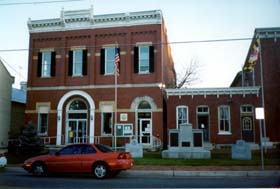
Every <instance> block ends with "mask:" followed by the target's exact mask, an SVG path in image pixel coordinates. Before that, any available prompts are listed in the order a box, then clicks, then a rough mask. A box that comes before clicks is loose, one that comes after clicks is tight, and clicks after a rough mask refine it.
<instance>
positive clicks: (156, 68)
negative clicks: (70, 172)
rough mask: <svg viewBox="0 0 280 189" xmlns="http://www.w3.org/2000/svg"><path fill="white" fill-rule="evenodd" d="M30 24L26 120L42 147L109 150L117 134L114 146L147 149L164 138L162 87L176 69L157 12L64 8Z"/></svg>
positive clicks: (170, 83)
mask: <svg viewBox="0 0 280 189" xmlns="http://www.w3.org/2000/svg"><path fill="white" fill-rule="evenodd" d="M28 27H29V32H30V51H29V68H28V69H29V70H28V90H27V106H26V121H32V122H33V123H35V124H37V126H38V133H39V135H41V136H42V137H45V140H46V141H45V142H49V143H51V144H56V145H61V144H69V143H76V142H91V143H92V142H102V143H107V144H109V145H112V144H113V143H114V141H115V138H114V136H115V135H116V136H118V139H117V140H118V141H117V143H121V141H120V138H126V137H132V136H135V137H137V138H138V140H139V142H140V143H142V144H143V146H144V147H147V148H150V147H152V145H153V144H154V143H155V142H159V143H160V142H161V141H162V140H163V127H164V126H163V124H164V123H163V95H162V86H166V87H169V88H172V87H174V86H175V71H174V68H173V60H172V56H171V52H170V48H169V46H168V45H167V42H168V39H167V33H166V28H165V25H164V20H163V16H162V13H161V11H159V10H155V11H144V12H131V13H120V14H108V15H94V14H93V9H92V8H91V9H88V10H76V11H64V10H62V11H61V16H60V18H55V19H46V20H29V21H28ZM163 44H164V45H163ZM116 52H118V53H119V57H120V64H119V76H117V90H115V87H116V85H115V83H116V82H115V68H114V66H115V54H116ZM115 91H117V101H115V94H116V93H115ZM115 110H117V115H116V116H115V114H114V112H115ZM115 117H116V118H117V120H115ZM114 123H117V125H116V127H114V126H113V125H114Z"/></svg>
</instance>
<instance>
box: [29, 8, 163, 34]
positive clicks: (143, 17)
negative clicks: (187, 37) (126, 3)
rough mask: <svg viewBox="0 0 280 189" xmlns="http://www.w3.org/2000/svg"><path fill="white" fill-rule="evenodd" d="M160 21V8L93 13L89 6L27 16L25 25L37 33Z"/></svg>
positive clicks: (156, 22)
mask: <svg viewBox="0 0 280 189" xmlns="http://www.w3.org/2000/svg"><path fill="white" fill-rule="evenodd" d="M161 23H162V12H161V10H151V11H141V12H127V13H116V14H104V15H94V14H93V6H91V8H90V9H83V10H71V11H65V10H64V9H62V10H61V12H60V18H53V19H43V20H31V19H30V18H29V19H28V22H27V25H28V28H29V32H30V33H37V32H48V31H65V30H76V29H94V28H106V27H120V26H131V25H144V24H161Z"/></svg>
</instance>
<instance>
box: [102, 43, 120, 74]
mask: <svg viewBox="0 0 280 189" xmlns="http://www.w3.org/2000/svg"><path fill="white" fill-rule="evenodd" d="M119 52H120V49H119V48H115V47H106V48H102V49H101V53H100V54H101V59H100V64H101V65H100V73H101V74H102V75H114V74H115V57H116V54H117V53H119ZM119 67H120V65H119Z"/></svg>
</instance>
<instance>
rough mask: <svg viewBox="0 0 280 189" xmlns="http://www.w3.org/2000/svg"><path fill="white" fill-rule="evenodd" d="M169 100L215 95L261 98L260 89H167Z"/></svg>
mask: <svg viewBox="0 0 280 189" xmlns="http://www.w3.org/2000/svg"><path fill="white" fill-rule="evenodd" d="M165 91H166V95H167V98H168V97H169V96H179V97H181V96H192V98H193V97H194V96H199V95H200V96H202V95H203V96H204V98H206V97H207V96H211V95H215V96H217V98H219V96H220V95H229V96H230V97H232V95H243V97H245V96H246V95H251V94H253V95H257V96H259V91H260V87H229V88H188V89H165Z"/></svg>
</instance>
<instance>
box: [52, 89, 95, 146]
mask: <svg viewBox="0 0 280 189" xmlns="http://www.w3.org/2000/svg"><path fill="white" fill-rule="evenodd" d="M72 96H81V97H83V98H85V99H86V100H87V102H88V104H89V110H90V111H89V143H94V120H95V119H94V115H95V114H94V113H95V104H94V101H93V99H92V98H91V96H90V95H89V94H88V93H86V92H84V91H80V90H73V91H70V92H68V93H66V94H64V95H63V96H62V98H61V99H60V100H59V103H58V105H57V131H56V145H61V142H62V136H63V135H62V120H63V119H62V115H63V105H64V103H65V102H66V101H67V100H68V99H69V98H70V97H72ZM65 120H66V119H65ZM65 124H67V123H65Z"/></svg>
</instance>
